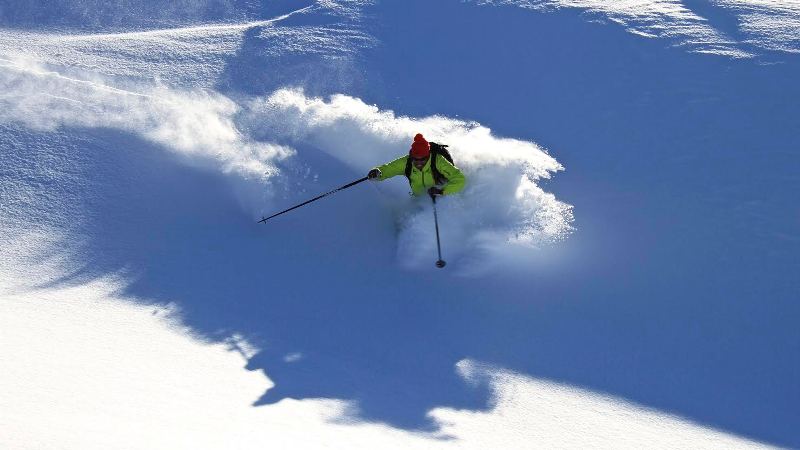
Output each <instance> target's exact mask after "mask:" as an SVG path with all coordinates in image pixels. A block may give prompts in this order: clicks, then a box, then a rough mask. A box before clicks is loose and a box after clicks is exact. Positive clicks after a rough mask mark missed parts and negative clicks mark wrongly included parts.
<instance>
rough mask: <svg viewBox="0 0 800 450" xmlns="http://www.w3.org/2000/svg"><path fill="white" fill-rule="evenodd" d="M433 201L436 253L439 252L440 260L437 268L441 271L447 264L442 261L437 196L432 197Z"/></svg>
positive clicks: (437, 262)
mask: <svg viewBox="0 0 800 450" xmlns="http://www.w3.org/2000/svg"><path fill="white" fill-rule="evenodd" d="M431 200H433V223H434V224H435V225H436V251H437V252H439V260H438V261H436V267H438V268H440V269H441V268H442V267H444V266H445V264H447V263H446V262H445V261H444V260H443V259H442V245H441V244H440V243H439V216H438V215H437V214H436V196H435V195H431Z"/></svg>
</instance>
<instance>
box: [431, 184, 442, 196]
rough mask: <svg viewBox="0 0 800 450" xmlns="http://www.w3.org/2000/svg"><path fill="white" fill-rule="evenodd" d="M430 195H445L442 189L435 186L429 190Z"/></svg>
mask: <svg viewBox="0 0 800 450" xmlns="http://www.w3.org/2000/svg"><path fill="white" fill-rule="evenodd" d="M428 195H430V196H431V197H433V196H435V195H444V191H443V190H442V189H441V188H438V187H436V186H434V187H432V188H430V189H428Z"/></svg>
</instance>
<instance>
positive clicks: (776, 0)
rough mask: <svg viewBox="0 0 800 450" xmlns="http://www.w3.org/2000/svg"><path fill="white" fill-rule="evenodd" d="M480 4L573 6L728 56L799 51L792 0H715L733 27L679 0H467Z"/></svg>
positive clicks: (797, 13)
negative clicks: (724, 26) (733, 29)
mask: <svg viewBox="0 0 800 450" xmlns="http://www.w3.org/2000/svg"><path fill="white" fill-rule="evenodd" d="M473 1H474V2H475V3H476V4H478V5H484V6H515V7H519V8H524V9H531V10H538V11H547V10H555V9H562V8H577V9H580V10H583V11H585V12H586V13H587V14H588V15H589V16H590V17H592V18H593V19H595V20H596V19H597V18H604V19H606V20H609V21H611V22H613V23H616V24H618V25H620V26H622V27H624V28H625V29H626V30H627V31H628V32H630V33H633V34H636V35H640V36H643V37H647V38H663V39H669V40H672V41H673V42H675V43H676V45H678V46H682V47H686V48H688V49H689V50H690V51H693V52H697V53H708V54H716V55H723V56H728V57H733V58H748V57H753V56H755V55H756V54H757V53H759V52H760V51H763V50H775V51H782V52H789V53H798V52H800V3H798V1H797V0H715V1H713V2H711V3H712V4H713V5H714V6H715V7H717V8H721V9H722V10H727V11H728V12H731V13H733V14H734V15H735V17H736V20H737V22H738V25H737V28H738V29H737V32H736V33H734V34H732V33H731V32H726V31H724V30H723V29H721V28H720V27H717V26H715V23H714V22H713V21H712V20H710V19H709V18H708V17H704V16H703V15H702V14H700V13H697V12H695V11H693V10H692V7H691V5H690V4H687V2H683V1H681V0H624V1H603V0H473Z"/></svg>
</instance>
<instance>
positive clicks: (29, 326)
mask: <svg viewBox="0 0 800 450" xmlns="http://www.w3.org/2000/svg"><path fill="white" fill-rule="evenodd" d="M368 3H369V2H357V1H351V2H345V1H340V2H335V1H319V2H316V3H315V4H314V8H327V9H328V10H329V11H333V12H334V13H336V14H340V15H341V16H343V17H348V18H353V17H357V16H358V14H359V11H360V7H362V6H363V5H366V4H368ZM481 3H492V4H501V3H506V4H515V5H517V6H523V7H536V6H540V5H541V6H548V5H549V6H558V7H578V8H585V9H590V10H597V11H601V12H603V13H605V14H607V15H608V17H609V18H610V19H611V20H613V21H615V22H620V23H624V24H626V26H628V27H629V29H630V30H631V31H634V32H637V33H639V34H645V35H654V36H661V37H674V36H677V37H678V39H679V40H681V41H683V42H691V43H692V45H693V46H694V47H696V49H697V50H698V51H709V52H712V53H720V54H725V55H729V56H734V57H738V56H747V55H749V53H748V52H747V51H745V50H742V49H741V48H740V46H739V45H738V43H737V42H736V41H735V40H734V39H732V38H731V37H729V36H727V35H725V34H724V33H722V32H720V31H718V30H716V29H714V28H713V27H712V26H710V25H708V24H707V23H706V21H705V20H704V19H703V18H702V17H699V16H698V15H696V14H695V13H692V12H691V11H689V10H688V9H687V8H686V7H684V6H683V5H682V3H681V2H677V1H628V2H596V1H579V0H570V1H560V2H559V1H540V2H534V1H528V2H524V1H504V2H499V1H495V2H488V1H483V2H481ZM717 3H718V4H719V5H720V6H722V7H726V8H730V9H732V10H735V11H739V12H740V14H741V17H742V29H743V30H745V31H746V32H747V33H749V35H750V36H752V39H753V42H754V43H755V45H758V46H762V47H764V48H770V49H779V50H783V51H797V50H798V41H797V38H796V37H797V33H796V31H797V26H798V25H797V17H798V9H800V7H798V4H797V2H768V1H749V2H735V1H719V2H717ZM609 5H612V6H609ZM765 11H766V12H768V13H769V14H768V15H762V14H761V13H762V12H765ZM306 12H308V10H306V9H305V8H304V9H300V10H298V11H295V12H294V13H288V14H286V15H282V16H279V17H276V18H273V19H270V20H266V21H254V22H243V23H239V24H237V23H214V24H205V25H203V24H201V25H197V26H188V27H176V28H169V29H158V30H145V31H142V30H136V31H129V32H114V33H95V34H87V33H85V32H81V33H69V32H64V31H59V32H53V33H45V32H42V31H37V32H29V31H20V30H0V131H3V129H2V128H1V127H10V128H14V127H21V128H24V129H25V130H27V131H28V132H31V133H41V134H42V136H59V135H60V134H62V133H69V132H70V130H74V129H87V128H88V129H110V130H114V131H118V132H122V133H130V134H133V135H136V136H138V137H141V138H143V139H145V140H147V141H149V142H152V143H154V144H155V145H156V146H157V147H158V148H160V149H163V150H164V151H165V152H168V153H171V154H174V155H177V156H178V157H180V158H181V160H182V161H184V162H185V163H186V164H188V165H190V166H200V167H203V168H208V167H211V168H213V170H219V171H221V172H223V173H226V174H230V176H232V177H236V178H241V179H244V180H246V182H247V183H251V186H257V187H258V188H259V189H262V188H263V189H266V187H269V186H272V185H271V184H270V183H273V182H278V181H281V180H283V181H286V180H287V179H291V180H290V181H291V182H293V183H301V184H302V183H304V182H307V181H309V179H310V176H306V177H305V178H304V177H295V178H292V177H294V176H295V175H294V174H292V173H290V172H287V171H284V170H282V165H283V164H286V163H290V162H291V161H292V160H293V158H296V157H298V156H302V152H304V151H312V150H313V151H321V152H324V153H326V154H327V155H329V156H331V157H332V158H334V159H335V160H337V161H339V162H340V163H342V164H343V165H344V166H346V167H349V168H351V169H352V173H353V174H357V175H356V176H362V175H363V174H365V173H366V171H367V170H368V169H369V168H371V167H372V166H373V165H375V164H378V163H380V162H384V161H386V160H388V159H391V158H393V157H396V156H399V153H398V150H399V151H400V152H402V151H404V150H405V148H406V146H407V144H408V141H409V137H410V136H413V134H414V133H416V132H423V133H424V134H425V135H426V136H428V138H429V139H431V140H441V141H444V142H447V143H449V144H450V145H451V146H452V148H453V149H454V154H455V156H456V158H457V161H458V165H459V166H460V167H462V168H463V169H464V171H465V172H466V173H467V175H468V177H469V178H470V185H469V187H468V188H467V190H466V192H464V194H463V195H462V196H461V197H460V198H456V199H453V201H451V202H443V203H442V205H441V208H442V213H443V214H444V215H446V216H447V217H449V218H451V220H452V223H453V224H460V225H458V226H452V227H451V228H450V229H449V234H448V236H447V239H448V242H447V244H449V245H448V249H450V251H451V252H452V253H451V255H452V256H453V257H459V256H463V257H465V258H471V259H472V260H475V261H478V262H477V263H476V265H477V266H485V265H488V264H491V263H492V262H498V260H500V259H501V258H503V256H501V254H502V253H503V252H502V250H503V249H504V248H506V247H507V246H514V247H515V248H524V249H530V248H532V247H533V248H538V247H541V246H547V245H551V244H552V243H554V242H558V241H559V240H561V239H563V238H564V237H566V236H567V235H568V234H569V232H570V230H571V227H572V221H573V218H572V208H571V207H570V205H568V204H566V203H564V202H562V201H560V200H558V199H557V198H556V197H555V196H554V195H552V194H550V193H548V192H546V191H545V190H543V189H542V188H541V186H540V182H541V181H542V180H545V179H547V178H549V177H550V176H552V175H553V174H555V173H557V172H559V171H561V170H563V169H564V168H563V167H562V166H561V164H560V163H559V162H558V161H557V160H556V159H555V158H554V157H553V156H551V155H550V154H549V153H548V151H547V150H546V149H544V148H542V147H541V146H539V145H537V144H536V143H534V142H531V141H529V140H522V139H513V138H504V137H499V136H496V135H495V134H493V133H492V131H491V130H490V129H489V128H488V127H487V126H485V125H482V124H478V123H474V122H469V121H464V120H459V119H453V118H448V117H441V116H432V117H421V118H414V117H404V116H400V115H397V114H395V113H394V112H392V111H391V110H389V109H387V108H385V107H381V106H380V105H369V104H366V103H365V102H364V101H362V100H360V99H358V98H354V97H352V96H348V95H335V96H331V97H329V98H319V97H314V96H308V95H306V94H305V93H304V92H303V91H302V90H299V89H295V88H285V89H279V90H277V91H275V92H273V93H272V94H270V95H267V96H263V97H253V98H231V97H229V96H226V95H223V94H221V93H220V92H217V91H215V90H214V88H213V86H214V82H215V80H216V79H217V77H218V76H219V74H220V73H221V72H222V70H223V69H224V64H225V61H224V58H225V57H227V56H230V55H232V54H233V53H235V52H236V51H237V49H238V48H239V46H240V45H241V42H242V39H243V37H242V36H243V34H244V33H245V32H246V31H248V30H252V29H254V28H259V29H260V32H259V33H260V36H262V37H264V38H267V39H269V40H270V41H272V42H276V43H277V44H276V46H275V47H271V48H269V49H267V50H266V53H270V52H272V53H271V54H276V53H280V52H282V51H288V50H291V51H295V52H297V51H304V52H312V53H313V52H315V51H319V52H322V53H324V54H331V53H333V54H337V55H341V54H348V53H352V52H354V51H356V49H357V48H359V46H368V45H371V44H370V38H369V36H367V35H366V34H363V33H361V32H360V31H358V30H346V29H343V28H340V27H336V26H327V25H325V26H322V25H321V26H301V27H284V28H282V27H281V26H280V24H281V22H283V21H284V20H285V19H287V18H288V17H290V16H291V15H292V14H303V13H306ZM775 12H777V14H775ZM771 30H779V31H780V32H781V33H782V34H778V35H776V34H774V33H773V32H772V31H771ZM0 136H2V137H3V138H4V139H5V138H8V139H6V140H4V141H3V143H0V145H8V146H12V147H13V146H15V145H21V144H19V143H17V142H15V141H13V138H14V136H15V135H14V133H8V132H3V134H0ZM43 139H46V137H45V138H43ZM352 142H360V143H361V145H359V146H354V145H352ZM70 145H72V144H70ZM486 149H492V150H493V151H492V152H491V153H488V152H486ZM39 150H40V151H41V152H42V153H44V154H45V155H46V156H47V158H45V159H48V160H51V161H52V162H51V165H50V166H46V167H44V168H38V169H41V170H40V171H38V172H37V171H33V172H30V173H28V172H21V171H17V170H16V169H17V168H16V167H15V166H14V165H13V164H14V161H4V162H3V164H4V165H5V164H9V166H6V167H4V169H8V170H6V171H5V172H0V175H2V177H0V194H2V195H3V197H2V202H1V203H0V225H2V227H1V228H0V230H1V231H0V243H1V244H2V245H0V366H1V367H2V370H0V447H2V448H8V449H49V448H53V449H55V448H69V449H87V450H90V449H109V448H115V449H125V448H131V449H134V448H136V449H142V448H147V449H161V448H163V449H175V448H193V449H203V448H208V449H219V448H264V447H270V448H296V447H298V443H301V444H300V445H301V446H302V447H304V448H348V449H350V448H386V449H391V448H404V449H415V448H442V449H448V448H475V449H486V448H508V449H512V448H513V449H522V448H566V447H569V448H587V447H588V448H591V447H600V448H609V447H614V448H642V447H644V446H646V447H651V448H653V447H661V448H692V449H697V448H759V447H761V445H760V444H758V443H756V442H752V441H749V440H747V439H744V438H740V437H737V436H733V435H730V434H726V433H724V432H720V431H717V430H714V429H710V428H708V427H704V426H702V425H700V424H695V423H691V422H690V421H688V420H685V419H682V418H679V417H675V416H672V415H669V414H666V413H663V412H658V411H653V410H649V409H647V408H644V407H641V406H638V405H635V404H631V403H628V402H626V401H624V400H622V399H618V398H613V397H609V396H606V395H604V394H602V393H594V392H589V391H586V390H583V389H579V388H575V387H571V386H565V385H561V384H557V383H553V382H550V381H547V380H540V379H535V378H531V377H529V376H526V375H522V374H517V373H513V372H510V371H507V370H505V369H503V368H498V367H491V366H485V365H483V364H481V362H480V361H473V360H463V361H461V362H460V363H459V364H458V365H457V366H455V367H453V370H454V371H457V372H458V373H459V374H460V375H461V376H462V377H463V378H464V380H465V381H467V382H472V383H489V385H490V386H491V388H492V392H493V407H492V408H491V409H490V410H489V411H487V412H474V411H459V410H453V409H448V408H435V409H433V410H432V411H430V412H429V414H430V416H431V417H432V418H433V419H434V420H435V421H436V423H437V424H439V425H440V426H441V429H440V431H438V432H436V433H421V432H411V431H405V430H399V429H395V428H392V427H390V426H387V425H384V424H374V423H364V422H360V421H359V420H357V415H356V411H355V408H356V405H355V404H352V403H349V402H347V401H342V400H336V399H331V400H301V401H297V400H283V401H281V402H280V403H278V404H276V405H271V406H269V407H266V406H260V407H257V406H253V403H254V402H255V401H256V400H257V399H258V398H259V397H260V396H261V395H262V394H263V393H264V391H265V390H266V389H269V388H270V387H271V386H272V382H271V381H270V380H269V379H268V378H266V377H265V376H264V375H263V374H262V373H261V372H260V371H253V372H249V371H247V370H245V369H244V365H245V362H246V360H247V359H248V357H249V356H251V355H252V354H253V353H254V352H255V351H256V350H257V349H255V348H254V347H253V346H252V345H251V344H249V343H248V342H247V340H246V339H244V338H242V337H239V336H235V335H234V336H231V337H230V339H229V340H228V341H227V342H223V343H213V342H207V341H204V340H203V339H201V338H200V337H198V336H196V335H194V334H193V332H192V330H190V329H187V328H186V327H185V326H183V325H182V324H181V319H180V317H181V316H180V311H179V309H178V308H177V307H176V306H174V305H169V306H151V304H153V303H155V302H151V301H150V300H149V299H139V298H130V297H126V296H125V295H123V294H122V293H121V292H123V291H124V288H125V286H126V285H127V284H128V283H130V282H131V279H130V278H131V277H130V276H129V275H128V274H126V273H111V274H107V275H106V276H103V277H101V278H97V279H92V280H79V281H72V282H70V283H66V282H64V281H63V280H65V279H69V278H70V275H71V274H74V273H75V272H76V271H77V270H78V269H79V268H80V266H81V264H82V263H81V262H77V261H76V260H77V259H79V258H76V256H75V254H74V253H72V250H73V249H74V248H75V247H76V246H80V242H81V241H82V240H85V239H90V238H91V237H90V236H85V235H81V234H80V233H79V232H78V231H76V229H77V228H79V227H74V226H72V227H71V226H68V225H67V224H65V223H62V222H60V221H59V219H58V218H56V219H53V220H52V221H51V220H50V219H47V220H45V219H44V217H46V216H48V212H49V213H52V212H53V211H57V212H66V211H70V210H71V209H72V208H74V207H75V205H76V204H77V202H75V201H74V200H75V198H74V197H75V196H76V195H78V194H77V193H76V192H75V191H70V190H69V189H64V190H63V191H60V192H56V193H43V192H40V191H37V190H36V188H35V186H37V185H43V184H47V183H50V182H52V183H55V184H57V185H65V184H69V183H78V184H79V183H80V182H81V180H80V178H81V177H82V176H85V175H83V174H80V173H77V172H75V173H73V172H72V171H71V169H70V167H69V163H70V161H66V162H65V161H61V160H60V156H61V155H62V153H60V150H61V149H60V147H59V143H58V142H42V143H41V147H40V148H39ZM85 156H87V157H89V156H88V155H85ZM479 158H480V160H481V164H480V166H479V165H478V163H477V161H478V160H479ZM38 169H37V170H38ZM317 169H319V168H314V167H312V168H311V172H314V171H315V170H317ZM373 186H375V187H376V188H377V189H379V191H380V192H381V193H383V194H385V195H386V196H387V198H392V199H396V198H397V195H404V191H405V189H406V186H405V185H404V184H403V183H402V182H399V183H394V184H390V183H383V184H380V185H378V184H376V185H373ZM487 198H491V199H492V201H491V202H487V201H486V199H487ZM259 200H262V199H259ZM277 204H278V203H277V202H272V203H267V204H266V205H264V204H256V203H255V201H254V200H252V199H251V201H250V202H245V207H247V208H249V210H248V211H247V212H248V214H251V215H252V216H253V217H258V216H259V215H260V214H263V213H264V212H266V211H268V210H270V209H272V208H274V207H275V206H277ZM488 204H491V207H486V205H488ZM78 213H79V214H80V213H85V214H89V213H90V212H86V211H78ZM56 216H57V215H56ZM40 219H41V221H40ZM429 220H430V218H429V214H428V211H427V210H421V209H420V208H419V207H418V205H415V204H412V203H409V204H408V205H406V206H405V207H404V208H402V210H401V211H399V212H398V213H397V221H398V222H399V223H400V228H401V232H400V235H399V237H398V246H397V247H398V251H397V253H398V255H397V259H398V261H403V263H404V264H408V265H409V266H417V265H419V261H418V260H416V259H415V258H418V257H420V256H419V255H422V254H428V255H429V254H433V253H432V248H427V247H426V248H420V246H423V247H425V246H432V245H433V243H432V241H430V242H429V241H426V242H419V241H418V240H414V239H411V236H414V235H417V234H419V233H418V231H419V230H420V229H426V230H427V229H429V227H430V223H429ZM44 223H48V224H50V225H52V226H45V225H43V224H44ZM302 357H303V355H302V354H300V353H297V354H290V355H287V358H288V359H290V360H297V359H300V358H302Z"/></svg>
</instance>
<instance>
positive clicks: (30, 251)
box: [0, 228, 765, 450]
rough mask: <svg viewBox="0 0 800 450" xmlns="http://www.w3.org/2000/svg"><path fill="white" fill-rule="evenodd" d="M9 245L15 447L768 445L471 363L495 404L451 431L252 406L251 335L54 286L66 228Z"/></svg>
mask: <svg viewBox="0 0 800 450" xmlns="http://www.w3.org/2000/svg"><path fill="white" fill-rule="evenodd" d="M9 231H10V229H9V228H6V229H5V232H9ZM13 242H14V244H13V245H6V246H3V247H2V249H0V268H1V269H0V355H1V357H2V361H1V362H2V366H3V370H2V371H0V446H2V447H3V448H5V449H15V450H25V449H31V450H33V449H37V450H40V449H56V448H59V449H61V448H65V449H82V450H93V449H97V450H101V449H102V450H105V449H109V448H114V449H144V448H146V449H152V450H156V449H176V448H192V449H220V448H240V449H246V448H264V447H269V448H299V447H302V448H335V449H354V448H371V449H372V448H381V449H431V448H436V449H451V448H453V449H455V448H458V449H487V448H508V449H526V448H530V449H533V448H612V447H613V448H641V447H642V446H646V447H648V448H676V449H677V448H686V449H706V448H720V449H721V448H725V449H731V448H765V446H763V445H760V444H758V443H756V442H752V441H749V440H746V439H743V438H739V437H736V436H732V435H728V434H725V433H722V432H719V431H716V430H713V429H709V428H706V427H703V426H701V425H698V424H694V423H691V422H689V421H687V420H684V419H681V418H679V417H675V416H671V415H669V414H664V413H660V412H658V411H653V410H649V409H647V408H644V407H641V406H638V405H635V404H631V403H629V402H626V401H624V400H621V399H618V398H614V397H610V396H606V395H602V394H599V393H593V392H589V391H586V390H583V389H578V388H574V387H570V386H566V385H562V384H558V383H553V382H549V381H547V380H540V379H535V378H531V377H529V376H525V375H521V374H517V373H513V372H510V371H507V370H503V369H501V368H496V367H490V366H485V365H482V364H480V363H479V362H477V361H472V360H462V361H461V362H459V363H458V364H457V365H456V367H454V368H453V370H455V371H457V372H458V373H459V374H460V375H461V376H462V377H463V378H464V380H465V381H466V382H469V383H488V384H489V385H490V386H491V389H492V392H493V393H494V394H493V400H492V407H491V408H490V409H489V410H488V411H486V412H472V411H462V410H454V409H449V408H435V409H433V410H431V411H430V412H429V413H428V414H429V416H430V417H431V418H432V419H433V420H434V421H435V422H436V423H437V424H439V425H440V426H441V428H440V430H439V431H437V432H434V433H423V432H411V431H404V430H399V429H394V428H392V427H389V426H387V425H384V424H379V423H364V422H360V421H358V420H356V419H355V417H354V413H355V412H356V410H355V408H356V405H354V404H352V403H349V402H346V401H341V400H320V399H317V400H302V401H297V400H290V399H286V400H283V401H281V402H280V403H278V404H276V405H272V406H269V407H264V406H260V407H259V406H252V403H253V402H254V401H255V400H256V399H257V398H258V397H259V396H260V395H261V394H262V393H263V391H264V390H265V389H269V388H270V387H272V386H273V383H272V382H271V381H270V380H269V379H268V378H266V377H265V376H264V375H263V373H261V372H260V371H255V372H250V371H247V370H245V369H244V368H243V366H244V365H245V363H246V360H247V358H248V357H249V356H251V355H252V353H254V352H255V351H256V349H254V348H252V347H251V346H249V345H248V343H247V342H246V341H245V340H243V339H242V338H241V337H239V336H235V335H234V336H232V337H231V338H230V339H229V340H228V341H227V342H223V343H211V342H205V341H203V340H201V339H200V338H198V337H196V336H194V335H193V334H192V332H191V330H187V329H186V328H185V327H183V326H182V325H181V324H180V312H179V311H178V310H177V309H176V308H175V307H174V306H148V305H147V304H146V302H144V301H143V300H145V299H132V298H125V297H124V296H122V295H121V294H120V291H121V290H122V288H123V287H124V284H125V278H124V277H123V276H120V275H119V274H117V275H114V274H111V275H109V276H107V277H104V278H100V279H94V280H90V281H88V282H85V283H79V284H70V285H64V284H60V283H57V282H53V281H54V280H55V279H58V278H59V277H60V276H62V275H63V272H64V271H65V270H67V269H68V267H67V266H68V262H66V261H56V260H53V259H51V258H45V257H43V256H44V255H46V254H48V253H51V252H52V251H53V249H52V248H50V247H51V246H53V245H56V246H57V245H61V242H60V240H59V239H58V237H57V233H53V232H52V231H49V232H48V231H47V230H39V231H38V232H33V231H29V230H28V231H19V232H17V233H16V235H15V239H14V241H13ZM34 279H35V280H37V281H38V282H37V283H32V282H30V281H26V280H34ZM49 283H52V284H50V285H49V286H48V284H49ZM290 356H291V357H292V358H299V357H301V356H300V355H290Z"/></svg>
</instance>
